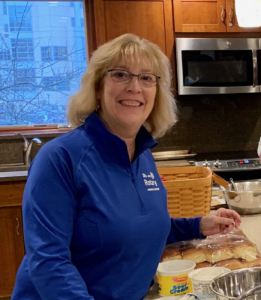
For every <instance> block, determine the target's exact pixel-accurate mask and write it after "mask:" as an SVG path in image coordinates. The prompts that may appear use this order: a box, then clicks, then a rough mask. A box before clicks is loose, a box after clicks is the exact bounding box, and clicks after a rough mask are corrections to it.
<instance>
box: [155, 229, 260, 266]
mask: <svg viewBox="0 0 261 300" xmlns="http://www.w3.org/2000/svg"><path fill="white" fill-rule="evenodd" d="M176 259H186V260H192V261H194V262H195V263H196V268H195V269H198V268H204V267H211V266H212V267H215V266H216V267H225V268H228V269H230V270H236V269H242V268H248V267H256V266H261V256H260V253H259V252H258V251H257V248H256V246H255V245H254V244H253V243H252V242H250V241H249V239H248V238H247V237H246V236H245V234H244V233H243V232H242V231H241V230H240V229H234V230H232V231H231V232H229V233H227V234H216V235H212V236H209V237H207V238H206V239H203V240H200V239H195V240H189V241H183V242H178V243H174V244H171V245H168V246H166V247H165V249H164V251H163V254H162V257H161V261H167V260H176Z"/></svg>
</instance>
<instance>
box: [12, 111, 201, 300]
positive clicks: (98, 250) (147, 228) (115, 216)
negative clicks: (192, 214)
mask: <svg viewBox="0 0 261 300" xmlns="http://www.w3.org/2000/svg"><path fill="white" fill-rule="evenodd" d="M155 145H156V143H155V141H154V140H153V139H152V137H151V136H150V135H149V133H148V132H147V131H146V129H145V128H144V127H142V128H141V129H140V131H139V133H138V135H137V138H136V152H135V160H134V161H133V162H132V163H130V160H129V157H128V152H127V147H126V144H125V142H124V141H123V140H121V139H120V138H118V137H117V136H115V135H113V134H111V133H110V132H109V131H108V130H107V129H106V127H105V126H104V124H103V122H102V121H101V120H100V118H99V117H98V116H97V115H96V114H95V113H93V114H91V115H90V116H89V117H88V118H87V119H86V121H85V124H84V125H82V126H80V127H78V128H77V129H75V130H73V131H71V132H69V133H67V134H63V135H62V136H60V137H58V138H55V139H54V140H52V141H50V142H48V143H46V144H45V145H44V146H43V147H42V148H41V150H40V151H39V153H38V154H37V156H36V158H35V159H34V161H33V163H32V165H31V168H30V170H29V176H28V180H27V183H26V187H25V191H24V197H23V222H24V223H23V226H24V239H25V249H26V255H25V257H24V259H23V261H22V264H21V266H20V268H19V271H18V273H17V278H16V284H15V288H14V291H13V295H12V298H11V299H12V300H94V299H95V300H112V299H114V300H115V299H122V300H141V299H143V297H144V296H145V294H146V292H147V291H148V289H149V286H150V283H151V281H152V279H153V276H154V274H155V272H156V269H157V265H158V262H159V260H160V257H161V254H162V251H163V249H164V246H165V245H166V243H173V242H176V241H180V240H186V239H190V238H200V237H201V235H200V232H199V221H200V218H192V219H175V220H174V219H170V218H169V215H168V211H167V205H166V189H165V188H164V186H163V184H162V182H161V180H160V177H159V175H158V173H157V169H156V166H155V163H154V159H153V156H152V154H151V152H150V150H149V148H151V147H153V146H155Z"/></svg>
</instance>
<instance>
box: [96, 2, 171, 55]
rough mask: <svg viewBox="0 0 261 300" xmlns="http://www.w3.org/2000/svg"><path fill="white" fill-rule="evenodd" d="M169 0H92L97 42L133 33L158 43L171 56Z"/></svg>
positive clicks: (102, 42) (98, 43)
mask: <svg viewBox="0 0 261 300" xmlns="http://www.w3.org/2000/svg"><path fill="white" fill-rule="evenodd" d="M172 11H173V9H172V0H153V1H144V0H143V1H140V0H135V1H128V0H95V1H94V16H95V18H94V22H95V31H96V43H97V46H99V45H102V44H104V43H105V42H107V41H109V40H111V39H114V38H115V37H117V36H120V35H122V34H124V33H133V34H136V35H138V36H140V37H143V38H146V39H148V40H150V41H151V42H153V43H155V44H157V45H159V46H160V48H161V49H162V51H163V52H164V53H165V54H166V55H167V56H168V57H169V59H171V57H172V55H173V46H174V32H173V17H172Z"/></svg>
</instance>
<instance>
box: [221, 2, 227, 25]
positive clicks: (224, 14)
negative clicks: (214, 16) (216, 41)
mask: <svg viewBox="0 0 261 300" xmlns="http://www.w3.org/2000/svg"><path fill="white" fill-rule="evenodd" d="M221 9H222V11H221V21H222V22H223V23H224V22H225V16H226V11H225V9H224V7H223V6H221Z"/></svg>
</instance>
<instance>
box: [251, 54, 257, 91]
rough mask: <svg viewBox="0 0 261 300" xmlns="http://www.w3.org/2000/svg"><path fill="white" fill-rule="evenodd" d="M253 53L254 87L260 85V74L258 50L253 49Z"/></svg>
mask: <svg viewBox="0 0 261 300" xmlns="http://www.w3.org/2000/svg"><path fill="white" fill-rule="evenodd" d="M252 55H253V87H255V86H257V85H258V76H257V72H258V70H257V51H256V50H252Z"/></svg>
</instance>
